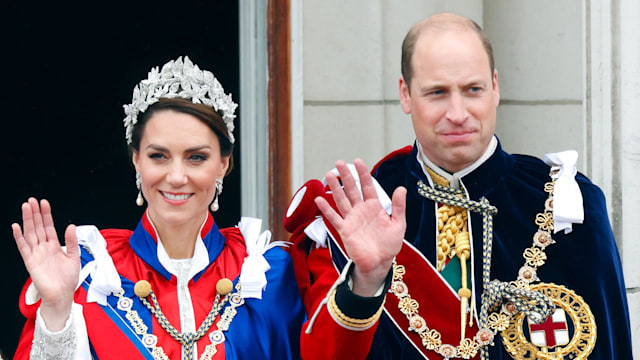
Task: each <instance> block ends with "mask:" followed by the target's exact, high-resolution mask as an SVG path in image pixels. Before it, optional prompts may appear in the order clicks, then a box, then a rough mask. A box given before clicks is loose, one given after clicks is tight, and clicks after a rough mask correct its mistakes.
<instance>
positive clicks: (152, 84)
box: [123, 56, 238, 145]
mask: <svg viewBox="0 0 640 360" xmlns="http://www.w3.org/2000/svg"><path fill="white" fill-rule="evenodd" d="M176 97H178V98H183V99H187V100H191V101H192V102H193V103H195V104H205V105H208V106H211V107H212V108H213V109H214V110H215V111H217V112H218V113H219V114H221V115H222V119H223V120H224V122H225V124H226V125H227V132H228V133H229V141H231V143H232V144H233V143H234V142H235V138H234V137H233V129H234V124H233V120H234V119H235V118H236V115H235V110H236V108H237V107H238V104H236V103H234V102H233V100H232V99H231V94H225V92H224V88H223V87H222V85H221V84H220V82H219V81H218V79H216V77H215V76H214V75H213V73H211V72H210V71H207V70H200V68H199V67H198V65H194V64H193V63H192V62H191V60H190V59H189V57H187V56H185V57H184V60H183V59H182V57H179V58H178V59H176V60H171V61H169V62H168V63H166V64H164V66H162V70H158V67H157V66H156V67H154V68H152V69H151V71H149V77H148V78H147V79H145V80H142V81H141V82H140V83H139V84H138V85H136V86H135V88H133V99H132V100H131V104H127V105H123V107H124V113H125V114H126V115H127V117H125V118H124V121H123V122H124V127H125V137H126V139H127V145H130V144H131V137H132V135H133V127H134V126H135V124H136V123H137V122H138V114H140V113H141V112H145V111H146V110H147V108H148V107H149V106H151V105H153V104H155V103H156V102H158V101H159V100H160V99H161V98H176Z"/></svg>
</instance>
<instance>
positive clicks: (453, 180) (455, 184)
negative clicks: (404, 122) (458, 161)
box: [416, 136, 498, 189]
mask: <svg viewBox="0 0 640 360" xmlns="http://www.w3.org/2000/svg"><path fill="white" fill-rule="evenodd" d="M416 144H417V145H418V154H417V155H416V158H417V160H418V163H420V165H422V171H423V172H424V173H425V175H427V179H429V182H430V183H431V186H433V182H432V180H431V177H430V176H429V173H428V172H427V169H426V168H427V167H428V168H430V169H431V170H433V171H434V172H436V173H437V174H438V175H440V176H442V177H443V178H445V179H447V180H449V185H450V186H451V187H452V188H454V189H460V178H462V177H463V176H465V175H467V174H469V173H470V172H472V171H473V170H475V169H477V168H478V167H479V166H480V165H482V164H483V163H484V162H485V161H487V159H488V158H490V157H491V155H493V153H494V152H495V151H496V148H497V147H498V140H497V139H496V137H495V136H493V137H492V138H491V141H490V142H489V145H488V146H487V149H486V150H485V151H484V153H483V154H482V156H480V158H478V160H476V161H474V162H473V164H471V165H469V166H467V167H466V168H464V169H462V170H460V171H457V172H455V173H453V174H449V173H448V172H447V171H446V170H444V169H442V168H441V167H439V166H438V165H436V164H434V163H433V162H432V161H431V160H429V158H427V156H426V155H425V154H424V152H422V145H420V143H419V142H418V141H417V140H416Z"/></svg>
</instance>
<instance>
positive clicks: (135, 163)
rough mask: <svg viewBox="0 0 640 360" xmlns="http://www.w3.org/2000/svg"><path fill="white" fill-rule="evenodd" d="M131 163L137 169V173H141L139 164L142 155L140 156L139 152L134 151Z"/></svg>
mask: <svg viewBox="0 0 640 360" xmlns="http://www.w3.org/2000/svg"><path fill="white" fill-rule="evenodd" d="M131 162H132V163H133V166H134V167H135V168H136V172H139V171H138V164H139V163H140V154H138V152H137V151H133V154H132V155H131Z"/></svg>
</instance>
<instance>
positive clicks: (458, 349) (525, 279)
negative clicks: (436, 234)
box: [389, 180, 555, 360]
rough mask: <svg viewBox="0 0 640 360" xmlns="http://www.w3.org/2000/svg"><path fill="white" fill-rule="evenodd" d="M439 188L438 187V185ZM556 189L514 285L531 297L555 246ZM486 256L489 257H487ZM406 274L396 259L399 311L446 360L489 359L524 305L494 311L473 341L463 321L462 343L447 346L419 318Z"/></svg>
mask: <svg viewBox="0 0 640 360" xmlns="http://www.w3.org/2000/svg"><path fill="white" fill-rule="evenodd" d="M435 187H436V188H438V186H435ZM553 188H554V181H553V180H552V181H551V182H547V183H546V184H545V186H544V191H545V192H547V193H548V194H549V195H548V198H547V200H546V201H545V207H544V211H543V212H542V213H538V214H537V215H536V219H535V224H536V225H538V231H537V232H536V233H535V234H534V236H533V245H532V246H531V247H529V248H527V249H525V250H524V253H523V257H524V259H525V265H524V266H522V267H521V268H520V270H519V271H518V279H517V280H516V281H514V282H512V283H511V285H512V286H513V287H515V288H517V289H523V290H524V291H525V292H526V293H527V294H530V293H531V291H530V289H529V288H530V287H529V284H531V283H532V282H534V281H538V280H539V279H538V277H537V275H536V272H537V268H538V267H540V266H542V265H544V263H545V262H546V260H547V256H546V254H545V252H544V249H545V248H546V247H547V246H548V245H551V244H554V243H555V241H554V240H553V238H552V237H551V231H553ZM418 189H419V193H420V194H421V195H423V196H425V197H427V198H431V199H432V198H433V196H431V197H428V196H426V195H425V193H426V192H431V190H430V189H428V187H427V186H426V185H425V184H423V183H422V182H419V184H418ZM436 190H437V189H436ZM432 200H433V199H432ZM483 256H487V255H486V254H483ZM405 273H406V270H405V267H404V266H403V265H399V264H397V263H396V262H395V260H394V263H393V280H392V283H391V288H390V289H389V292H391V293H393V294H394V295H396V297H397V298H398V300H399V302H398V308H399V309H400V311H401V312H402V313H403V314H405V316H406V317H407V320H408V321H409V328H408V330H409V331H412V332H416V333H418V334H419V335H420V338H421V339H422V345H423V346H424V347H425V348H426V349H428V350H432V351H435V352H436V353H438V354H439V355H441V356H442V357H444V358H445V359H446V360H448V359H454V358H461V359H471V358H473V357H474V356H476V355H477V353H478V351H479V350H481V349H482V350H483V351H482V358H483V359H484V358H488V352H486V347H487V346H488V345H493V339H494V337H495V335H496V334H497V332H498V331H503V330H505V329H507V327H508V326H509V324H510V321H511V319H512V317H513V316H514V315H515V314H517V313H518V312H519V311H520V310H521V309H522V306H521V305H517V304H516V303H515V302H512V301H508V302H506V303H504V304H503V305H502V306H501V307H500V309H499V311H495V312H491V314H490V315H489V316H488V318H487V321H486V324H485V323H483V324H480V325H481V327H480V329H479V330H478V332H477V333H476V334H475V336H474V337H472V338H471V337H465V336H464V328H465V325H464V319H463V324H462V336H461V340H460V343H459V344H458V345H457V346H454V345H452V344H443V343H442V336H441V334H440V332H438V331H437V330H435V329H430V328H429V327H428V325H427V323H426V321H425V319H424V318H423V317H421V316H420V315H418V308H419V303H418V301H417V300H415V299H413V298H412V297H411V295H410V294H409V288H408V286H407V285H406V283H404V281H403V276H404V274H405ZM487 290H488V289H485V291H487ZM516 291H517V290H516ZM547 301H548V300H547ZM533 313H535V312H533ZM470 320H471V319H470ZM470 325H471V323H470Z"/></svg>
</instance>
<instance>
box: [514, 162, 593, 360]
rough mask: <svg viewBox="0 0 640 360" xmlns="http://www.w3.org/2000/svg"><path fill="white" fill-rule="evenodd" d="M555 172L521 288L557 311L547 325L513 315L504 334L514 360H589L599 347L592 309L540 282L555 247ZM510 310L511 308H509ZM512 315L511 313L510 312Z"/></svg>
mask: <svg viewBox="0 0 640 360" xmlns="http://www.w3.org/2000/svg"><path fill="white" fill-rule="evenodd" d="M553 171H554V169H553V168H552V173H551V174H549V175H550V176H551V178H552V181H550V182H548V183H546V184H545V186H544V191H545V192H547V193H548V198H547V200H546V201H545V204H544V212H542V213H538V214H537V215H536V219H535V223H536V225H538V231H536V233H535V234H534V235H533V245H532V246H531V247H529V248H527V249H525V251H524V254H523V257H524V259H525V264H524V265H523V266H522V267H521V268H520V271H519V272H518V280H516V281H515V283H516V284H517V286H518V287H522V288H526V289H530V290H534V291H537V292H539V293H540V294H542V295H544V296H546V297H547V298H549V299H550V300H551V301H552V302H553V303H554V304H555V306H556V309H555V311H554V312H553V313H552V314H551V316H549V317H548V318H547V319H546V320H545V321H544V322H543V323H539V324H534V323H533V322H532V321H530V320H529V319H528V318H527V319H526V321H527V324H526V326H525V324H524V321H525V318H526V317H525V314H524V313H522V312H521V313H517V314H512V315H513V316H511V318H510V320H509V325H508V326H507V328H506V329H504V330H503V331H502V332H501V336H502V342H503V344H504V347H505V349H506V350H507V351H508V352H509V354H511V356H512V357H513V358H514V359H550V360H551V359H554V360H555V359H577V360H582V359H587V357H588V356H589V354H591V351H593V347H594V346H595V344H596V336H597V331H596V321H595V318H594V316H593V314H592V313H591V309H590V308H589V305H587V303H586V302H585V301H584V299H583V298H582V297H580V296H579V295H577V294H576V293H575V292H574V291H573V290H570V289H567V288H566V287H564V286H562V285H556V284H550V283H543V282H538V281H539V279H538V276H537V269H538V267H540V266H542V265H544V264H545V262H546V261H547V255H546V253H545V249H546V248H547V246H550V245H552V244H555V240H553V238H552V237H551V233H552V231H553V227H554V222H553V190H554V185H555V180H554V174H553ZM505 308H506V309H509V306H506V307H505ZM507 312H508V313H510V312H509V311H508V310H507Z"/></svg>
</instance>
